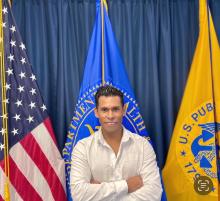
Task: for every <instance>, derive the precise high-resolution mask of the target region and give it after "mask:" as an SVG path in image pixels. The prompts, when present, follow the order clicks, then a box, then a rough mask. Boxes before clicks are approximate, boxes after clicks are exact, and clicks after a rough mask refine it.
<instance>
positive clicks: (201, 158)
mask: <svg viewBox="0 0 220 201" xmlns="http://www.w3.org/2000/svg"><path fill="white" fill-rule="evenodd" d="M215 115H218V114H215V112H214V105H213V103H212V102H205V103H204V104H202V105H200V106H199V107H198V108H197V109H195V111H193V112H192V113H191V114H189V116H188V117H187V118H186V119H185V120H184V122H183V124H182V126H181V127H180V130H179V132H178V136H177V138H176V140H177V143H176V145H177V146H176V156H177V159H178V162H179V164H180V166H181V168H182V170H183V172H184V174H185V175H186V177H187V178H188V179H189V182H190V183H192V188H193V187H194V190H195V192H196V193H198V194H200V195H207V194H213V195H214V194H216V193H218V192H217V191H218V190H217V189H218V175H217V172H218V171H217V165H218V164H217V157H216V156H217V155H218V154H217V151H218V150H219V145H218V144H217V143H216V142H217V140H216V139H217V137H216V136H217V135H219V131H220V124H219V122H215V119H216V118H215Z"/></svg>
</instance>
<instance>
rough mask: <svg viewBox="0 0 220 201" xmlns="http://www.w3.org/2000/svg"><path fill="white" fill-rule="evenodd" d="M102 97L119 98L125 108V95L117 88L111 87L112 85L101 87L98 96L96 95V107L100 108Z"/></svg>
mask: <svg viewBox="0 0 220 201" xmlns="http://www.w3.org/2000/svg"><path fill="white" fill-rule="evenodd" d="M100 96H106V97H108V96H119V97H120V99H121V104H122V106H124V95H123V93H122V92H121V91H120V90H118V89H116V88H115V87H113V86H111V85H104V86H101V87H99V89H98V90H97V92H96V94H95V104H96V107H98V104H99V97H100Z"/></svg>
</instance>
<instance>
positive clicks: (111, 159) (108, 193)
mask: <svg viewBox="0 0 220 201" xmlns="http://www.w3.org/2000/svg"><path fill="white" fill-rule="evenodd" d="M137 175H140V176H141V177H142V179H143V183H144V185H143V187H141V188H140V189H138V190H136V191H135V192H133V193H128V186H127V182H126V180H127V179H128V178H130V177H132V176H137ZM91 179H94V180H96V181H99V182H100V183H101V184H90V181H91ZM70 186H71V194H72V197H73V200H74V201H160V199H161V194H162V187H161V182H160V174H159V169H158V167H157V163H156V156H155V153H154V151H153V148H152V146H151V145H150V143H149V142H148V140H146V139H145V138H143V137H141V136H139V135H137V134H133V133H131V132H130V131H128V130H127V129H125V128H123V136H122V140H121V144H120V147H119V151H118V154H117V156H116V155H115V153H114V151H113V150H112V148H111V147H110V146H109V145H108V144H107V143H106V141H105V140H104V138H103V135H102V133H101V129H100V130H99V131H97V132H95V133H94V135H91V136H90V137H88V138H85V139H83V140H80V141H79V142H78V143H77V145H76V146H75V147H74V150H73V152H72V165H71V172H70Z"/></svg>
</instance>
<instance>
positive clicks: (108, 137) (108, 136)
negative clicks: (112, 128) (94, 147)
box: [102, 127, 123, 143]
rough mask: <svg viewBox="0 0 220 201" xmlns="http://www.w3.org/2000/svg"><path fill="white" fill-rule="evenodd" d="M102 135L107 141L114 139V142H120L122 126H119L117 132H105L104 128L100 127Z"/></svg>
mask: <svg viewBox="0 0 220 201" xmlns="http://www.w3.org/2000/svg"><path fill="white" fill-rule="evenodd" d="M102 135H103V137H104V139H105V140H106V141H107V142H108V141H115V142H119V143H120V142H121V138H122V136H123V127H121V129H120V130H118V131H117V132H112V133H111V132H106V131H105V130H103V129H102Z"/></svg>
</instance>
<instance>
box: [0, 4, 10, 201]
mask: <svg viewBox="0 0 220 201" xmlns="http://www.w3.org/2000/svg"><path fill="white" fill-rule="evenodd" d="M0 12H1V14H0V24H2V22H3V16H2V0H1V1H0ZM0 39H1V40H0V52H1V53H0V68H1V91H2V101H1V105H2V134H3V136H4V166H5V170H4V172H5V175H6V181H5V189H4V190H5V198H4V199H5V201H10V191H9V180H10V179H9V178H10V174H9V172H10V171H9V154H8V118H7V105H6V104H7V102H6V100H7V97H6V87H5V86H6V81H5V63H4V32H3V27H2V26H0Z"/></svg>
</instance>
